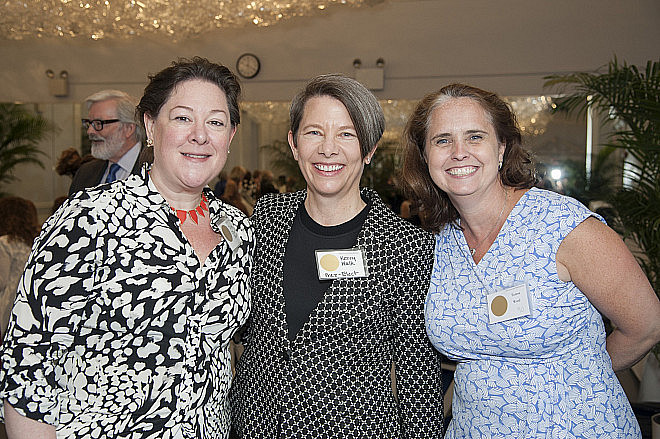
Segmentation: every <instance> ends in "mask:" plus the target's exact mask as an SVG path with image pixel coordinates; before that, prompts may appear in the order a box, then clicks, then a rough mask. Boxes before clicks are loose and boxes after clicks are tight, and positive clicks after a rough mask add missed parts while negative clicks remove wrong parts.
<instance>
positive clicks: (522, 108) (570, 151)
mask: <svg viewBox="0 0 660 439" xmlns="http://www.w3.org/2000/svg"><path fill="white" fill-rule="evenodd" d="M507 100H508V101H509V102H510V103H511V105H512V107H513V108H514V111H515V112H516V114H517V116H518V118H519V122H520V124H521V126H522V128H523V132H524V133H525V145H526V147H527V148H528V149H530V150H531V151H532V152H533V154H534V157H535V159H536V161H537V162H539V163H540V164H541V165H542V166H543V167H544V169H546V170H552V169H556V168H558V167H561V166H567V165H566V163H570V166H572V167H578V168H579V167H582V168H584V165H585V143H586V121H585V120H584V119H581V120H575V119H573V118H567V117H565V116H563V115H560V114H553V113H552V111H551V110H552V98H551V97H547V96H521V97H509V98H507ZM416 102H417V101H415V100H382V101H380V103H381V106H382V107H383V111H384V113H385V118H386V132H385V134H384V136H383V140H382V142H381V149H380V150H379V151H378V153H377V154H380V155H381V156H382V157H381V158H382V159H383V160H381V161H387V160H389V161H390V162H392V163H396V161H397V160H399V157H398V155H400V150H399V148H398V143H399V138H400V134H401V132H402V130H403V128H404V125H405V123H406V120H407V117H408V115H409V114H410V113H411V112H412V110H413V107H414V105H415V104H416ZM22 105H24V106H25V107H26V108H27V109H29V110H30V111H33V112H36V113H39V114H41V115H42V116H44V117H45V118H47V119H48V120H50V121H52V122H53V123H54V124H55V125H56V126H57V130H56V132H55V133H54V134H52V135H51V136H49V137H48V139H46V140H44V141H42V142H41V144H40V149H41V150H42V151H43V152H44V155H43V156H42V162H43V165H44V167H43V169H42V168H40V167H38V166H35V165H19V166H17V167H16V169H15V175H16V176H17V177H18V179H17V180H16V181H15V182H13V183H11V184H10V185H8V186H6V187H4V188H3V191H4V192H7V193H11V194H13V195H18V196H22V197H25V198H29V199H31V200H32V201H33V202H34V203H35V204H36V205H37V207H38V209H39V213H40V216H41V217H42V218H43V219H45V218H46V217H47V216H48V215H49V214H50V209H51V206H52V203H53V200H55V198H57V197H59V196H62V195H66V194H67V193H68V187H69V185H70V182H71V179H70V177H68V176H60V175H57V173H56V172H55V171H54V169H55V166H56V165H57V160H58V158H59V156H60V154H61V153H62V151H63V150H65V149H67V148H71V147H73V148H75V149H76V150H78V151H79V152H80V153H81V155H84V154H86V153H87V152H88V151H89V141H88V139H87V135H86V133H85V132H84V130H83V129H82V127H81V124H80V119H81V117H82V115H81V112H82V111H84V110H82V109H81V105H80V104H78V103H48V104H39V103H32V104H29V103H28V104H22ZM288 111H289V102H284V101H282V102H279V101H267V102H244V103H243V104H242V109H241V124H240V126H239V129H238V132H237V134H236V136H235V138H234V140H233V142H232V146H231V153H230V155H229V157H228V160H227V163H226V165H225V169H227V170H229V169H231V168H232V167H233V166H236V165H241V166H243V167H245V168H247V169H248V170H253V169H270V170H271V171H273V173H274V174H275V175H276V176H279V175H282V174H283V173H285V172H286V170H285V169H282V168H278V166H276V163H274V159H273V155H272V151H269V148H267V147H264V146H267V145H273V144H275V143H276V144H277V146H278V147H281V148H282V154H283V155H284V156H285V157H286V155H287V154H290V152H289V151H288V146H287V144H286V138H287V132H288V128H289V127H288V124H289V116H288ZM594 143H597V141H594ZM386 155H387V156H388V157H385V156H386ZM390 156H391V157H390ZM294 166H295V165H294ZM548 172H549V171H548ZM555 176H556V175H555ZM550 177H551V176H550ZM561 180H562V178H561V177H560V178H557V179H552V178H550V183H551V184H553V185H554V186H555V187H554V188H555V189H557V183H560V182H561Z"/></svg>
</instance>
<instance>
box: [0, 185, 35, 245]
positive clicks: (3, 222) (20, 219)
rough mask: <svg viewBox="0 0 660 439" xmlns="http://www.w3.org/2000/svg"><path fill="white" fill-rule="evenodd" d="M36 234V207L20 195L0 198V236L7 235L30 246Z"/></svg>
mask: <svg viewBox="0 0 660 439" xmlns="http://www.w3.org/2000/svg"><path fill="white" fill-rule="evenodd" d="M38 234H39V219H38V218H37V208H36V207H35V206H34V203H32V201H30V200H26V199H24V198H20V197H5V198H2V199H0V236H3V235H8V236H9V239H13V240H18V241H21V242H24V243H25V244H27V245H28V246H30V247H32V243H33V241H34V238H36V237H37V235H38Z"/></svg>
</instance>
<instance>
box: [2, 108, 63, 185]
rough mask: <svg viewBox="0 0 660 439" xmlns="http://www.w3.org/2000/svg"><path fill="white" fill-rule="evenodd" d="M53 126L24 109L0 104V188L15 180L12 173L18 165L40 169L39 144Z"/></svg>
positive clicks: (41, 154)
mask: <svg viewBox="0 0 660 439" xmlns="http://www.w3.org/2000/svg"><path fill="white" fill-rule="evenodd" d="M54 130H55V126H54V125H53V124H52V123H51V122H49V121H48V120H47V119H45V118H43V117H42V116H40V115H35V114H32V113H31V112H30V111H28V110H27V109H26V108H25V107H24V106H21V105H17V104H8V103H1V104H0V185H2V184H7V183H9V182H12V181H14V180H16V179H17V177H16V176H15V175H14V174H13V171H14V169H15V167H16V166H17V165H19V164H25V163H31V164H35V165H37V166H40V167H42V168H43V163H42V162H41V156H44V155H45V153H44V152H43V151H41V150H40V149H39V142H40V141H41V140H43V139H44V138H45V137H46V136H47V135H48V134H49V133H51V132H53V131H54Z"/></svg>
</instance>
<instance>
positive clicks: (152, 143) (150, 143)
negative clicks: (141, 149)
mask: <svg viewBox="0 0 660 439" xmlns="http://www.w3.org/2000/svg"><path fill="white" fill-rule="evenodd" d="M150 146H154V141H153V140H151V139H147V148H149V147H150Z"/></svg>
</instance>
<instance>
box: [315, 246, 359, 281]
mask: <svg viewBox="0 0 660 439" xmlns="http://www.w3.org/2000/svg"><path fill="white" fill-rule="evenodd" d="M316 268H317V270H318V272H319V280H327V279H349V278H354V277H367V275H368V273H367V266H366V264H365V262H364V253H363V252H362V250H361V249H348V250H316Z"/></svg>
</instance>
